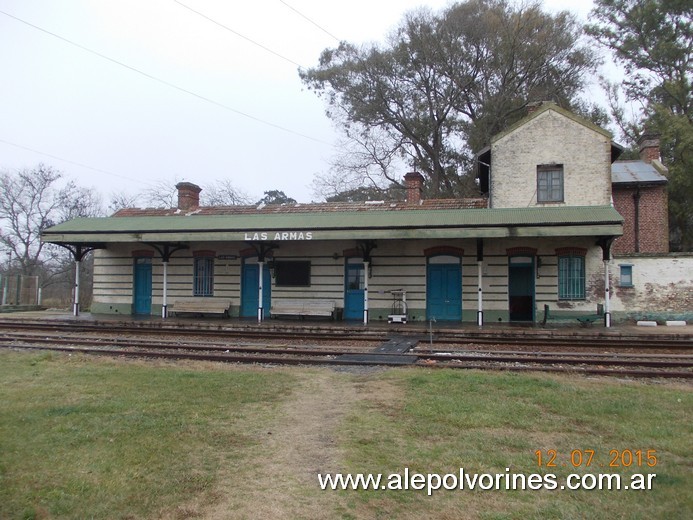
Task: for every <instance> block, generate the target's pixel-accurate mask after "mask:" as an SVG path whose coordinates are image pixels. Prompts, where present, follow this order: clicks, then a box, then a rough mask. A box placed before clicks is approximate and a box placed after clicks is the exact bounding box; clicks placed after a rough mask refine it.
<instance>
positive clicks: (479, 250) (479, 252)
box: [476, 238, 484, 327]
mask: <svg viewBox="0 0 693 520" xmlns="http://www.w3.org/2000/svg"><path fill="white" fill-rule="evenodd" d="M476 266H477V267H476V269H477V276H478V282H477V283H478V301H477V311H476V324H477V325H478V326H479V327H483V325H484V298H483V268H484V240H483V239H482V238H478V239H477V241H476Z"/></svg>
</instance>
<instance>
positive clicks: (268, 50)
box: [173, 0, 305, 69]
mask: <svg viewBox="0 0 693 520" xmlns="http://www.w3.org/2000/svg"><path fill="white" fill-rule="evenodd" d="M173 1H174V2H175V3H177V4H178V5H180V6H181V7H185V8H186V9H187V10H188V11H191V12H193V13H195V14H196V15H198V16H201V17H202V18H204V19H205V20H209V21H210V22H212V23H213V24H216V25H218V26H219V27H221V28H222V29H226V30H227V31H229V32H230V33H233V34H235V35H236V36H238V37H240V38H243V39H244V40H246V41H249V42H250V43H252V44H253V45H256V46H257V47H260V48H261V49H262V50H264V51H267V52H269V53H270V54H274V55H275V56H277V57H278V58H281V59H283V60H285V61H288V62H289V63H292V64H294V65H296V66H297V67H299V68H301V69H304V68H305V67H304V66H303V65H301V64H300V63H296V62H295V61H294V60H292V59H291V58H287V57H286V56H283V55H281V54H279V53H278V52H275V51H273V50H272V49H270V48H269V47H265V46H264V45H262V44H261V43H258V42H256V41H255V40H253V39H252V38H249V37H248V36H245V35H243V34H241V33H239V32H238V31H235V30H234V29H232V28H231V27H229V26H227V25H224V24H223V23H221V22H218V21H216V20H215V19H213V18H210V17H209V16H207V15H206V14H204V13H201V12H200V11H197V10H195V9H193V8H192V7H190V6H189V5H185V4H184V3H183V2H179V1H178V0H173Z"/></svg>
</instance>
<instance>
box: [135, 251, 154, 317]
mask: <svg viewBox="0 0 693 520" xmlns="http://www.w3.org/2000/svg"><path fill="white" fill-rule="evenodd" d="M134 269H135V272H134V277H133V278H134V280H133V304H132V312H133V314H151V313H152V259H151V258H135V268H134Z"/></svg>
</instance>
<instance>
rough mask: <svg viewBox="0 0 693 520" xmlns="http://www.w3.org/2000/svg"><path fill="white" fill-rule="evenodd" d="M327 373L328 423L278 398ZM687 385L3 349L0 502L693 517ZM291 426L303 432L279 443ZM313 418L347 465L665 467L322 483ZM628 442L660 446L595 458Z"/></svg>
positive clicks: (117, 514) (300, 398)
mask: <svg viewBox="0 0 693 520" xmlns="http://www.w3.org/2000/svg"><path fill="white" fill-rule="evenodd" d="M316 375H320V377H321V381H323V384H327V385H329V387H331V388H339V393H336V397H334V396H333V399H334V402H333V401H328V402H329V403H330V406H328V407H327V412H325V413H328V414H330V416H331V417H332V418H334V417H335V415H334V414H337V415H336V416H337V417H339V418H340V419H339V422H338V427H336V429H334V428H333V430H334V431H333V430H330V429H329V428H326V427H325V426H324V424H323V423H321V422H320V421H322V417H323V416H318V417H317V419H314V420H315V421H317V423H311V424H305V425H299V426H301V427H298V426H297V423H296V421H295V419H294V418H292V417H290V416H289V415H290V414H287V412H286V411H287V410H294V409H296V406H285V405H295V404H296V403H306V402H313V401H306V400H305V398H306V396H307V395H313V396H314V395H315V394H314V393H313V394H307V392H315V390H314V389H313V390H311V388H313V387H312V386H311V385H309V384H306V382H309V381H315V379H313V378H315V377H316ZM335 385H337V386H335ZM323 388H324V387H323ZM691 389H692V387H691V386H690V385H683V384H680V383H664V384H663V383H651V382H619V381H616V380H613V379H591V380H590V379H586V378H581V377H569V376H566V377H558V376H547V375H538V374H504V373H491V372H483V373H482V372H475V371H448V370H422V369H395V370H383V371H377V372H374V373H372V374H370V375H349V374H344V373H337V372H334V371H332V370H330V369H320V368H312V369H303V368H278V369H261V368H257V369H246V368H238V367H233V366H224V365H213V364H204V365H202V364H193V363H189V364H181V365H175V364H171V363H149V362H133V361H120V360H106V359H94V358H85V357H81V356H66V355H62V354H39V355H36V354H33V353H8V352H2V353H0V518H2V519H3V520H4V519H10V520H13V519H30V518H36V519H45V518H55V519H63V518H67V519H73V518H74V519H83V518H95V519H111V518H121V519H141V518H161V517H164V518H194V517H203V516H204V515H205V514H207V513H208V512H210V511H213V510H216V511H217V513H218V512H219V507H216V508H215V505H217V506H220V507H221V508H222V511H223V510H224V509H223V508H224V507H230V508H233V507H237V506H238V505H239V504H246V508H245V510H249V511H251V512H252V511H253V510H254V509H253V507H254V506H255V505H256V506H257V507H260V506H264V505H266V503H270V502H271V504H272V507H275V504H279V505H277V506H276V507H277V508H278V509H272V508H269V509H267V510H268V511H272V512H273V514H272V515H271V516H273V517H279V518H303V517H307V513H304V514H301V513H302V511H304V508H306V507H307V503H306V501H308V503H312V504H315V503H319V509H318V511H320V512H322V513H323V514H324V515H323V517H324V518H344V519H350V518H354V519H355V518H383V519H385V518H405V519H414V518H441V519H448V518H449V519H452V518H462V519H467V518H478V519H483V520H500V519H582V518H596V519H602V518H603V519H613V518H618V519H639V518H643V519H647V520H653V519H660V518H661V519H677V518H681V519H684V518H686V519H687V518H693V499H692V498H691V491H690V490H691V481H692V480H691V479H692V477H693V470H692V467H693V461H692V459H691V445H692V443H691V440H692V436H691V419H692V414H691V410H692V406H691V405H693V393H692V392H691ZM323 399H325V397H323ZM322 402H325V401H322ZM342 403H347V404H342ZM299 409H300V407H299ZM311 409H312V408H311ZM328 423H329V421H328ZM332 424H334V420H333V421H332ZM289 426H292V427H293V428H289ZM282 431H290V432H292V435H293V432H294V431H295V432H296V437H290V438H289V440H288V441H286V440H284V439H285V438H284V437H282V439H283V440H282V442H281V443H276V442H274V443H273V442H272V441H273V440H276V439H277V438H278V437H279V436H280V434H281V432H282ZM307 431H308V432H311V431H312V432H314V431H319V432H320V434H321V437H319V438H320V439H321V440H320V442H321V443H322V446H334V447H336V448H337V452H338V453H339V458H340V460H338V461H337V463H336V466H337V468H338V469H336V471H341V472H343V473H346V472H354V473H368V472H373V473H383V474H386V475H387V474H389V473H402V472H403V471H404V469H405V468H408V469H409V471H410V473H414V472H419V473H423V474H426V473H441V474H445V473H457V472H458V471H459V468H464V469H465V471H466V472H468V473H471V472H478V473H504V472H505V469H506V468H510V472H511V473H522V474H525V475H529V474H532V473H542V474H545V473H555V474H556V475H557V477H558V478H559V479H561V478H564V477H565V476H567V475H568V473H573V472H575V473H581V474H584V473H598V472H609V473H611V472H619V473H621V474H623V475H625V476H629V475H631V474H633V473H652V472H654V473H656V474H657V477H656V479H655V481H654V489H653V490H651V491H596V490H592V491H568V490H565V491H559V490H556V491H468V490H463V491H459V490H457V491H445V490H439V491H437V492H435V493H434V494H433V496H431V497H428V496H426V492H425V491H414V490H410V491H319V490H318V489H317V476H315V473H314V472H315V471H317V468H319V467H321V465H322V462H316V461H315V460H313V459H319V458H320V454H319V453H311V451H310V449H305V446H301V447H300V448H301V449H300V450H298V451H296V446H297V445H299V444H300V443H302V442H303V443H305V442H306V441H305V440H301V438H299V435H300V434H301V433H302V432H307ZM270 433H271V434H270ZM293 439H295V443H294V445H292V440H293ZM308 448H310V446H309V447H308ZM318 448H319V447H316V449H318ZM551 449H553V450H556V451H557V452H558V458H557V462H558V463H559V464H560V463H562V464H564V466H558V467H556V468H539V467H538V466H537V459H536V456H535V452H536V451H537V450H543V453H544V454H546V453H547V450H551ZM585 449H592V450H594V451H595V460H594V461H593V466H592V467H590V468H585V467H582V468H578V469H575V470H574V469H573V468H572V467H571V466H570V452H571V451H572V450H585ZM626 449H630V450H638V449H640V450H648V449H654V450H656V454H657V459H658V463H657V465H656V467H654V468H648V467H640V468H638V467H635V466H631V467H630V468H608V467H599V466H598V465H599V464H602V465H604V466H608V462H609V459H610V457H609V451H610V450H626ZM292 450H293V451H292ZM300 453H305V454H307V455H305V456H301V457H299V456H298V455H297V454H300ZM286 454H288V455H289V456H282V455H286ZM287 461H288V462H287ZM282 464H283V465H282ZM565 464H567V465H565ZM329 467H330V468H331V470H335V469H334V468H333V465H332V463H329ZM273 477H274V480H273ZM247 504H250V506H249V507H248V505H247ZM282 508H283V509H282ZM263 510H264V509H263ZM311 511H313V513H314V512H315V508H313V509H312V510H311ZM313 516H314V517H315V514H313ZM318 516H319V515H318ZM217 517H219V516H217ZM221 517H222V518H234V515H233V512H230V513H229V514H228V515H226V516H223V513H222V516H221ZM244 517H248V518H252V515H244ZM215 518H216V517H215Z"/></svg>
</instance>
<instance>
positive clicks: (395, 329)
mask: <svg viewBox="0 0 693 520" xmlns="http://www.w3.org/2000/svg"><path fill="white" fill-rule="evenodd" d="M5 320H46V321H56V322H67V323H70V322H75V323H76V322H92V323H103V324H109V323H120V324H123V325H126V324H130V325H136V326H137V325H139V326H152V327H161V328H162V329H166V328H171V329H173V330H175V329H180V328H186V329H195V328H199V329H206V330H210V329H214V330H224V329H227V330H242V329H245V330H268V331H270V330H273V331H291V332H300V331H301V330H306V331H311V332H318V331H322V332H326V333H330V332H331V333H339V334H345V335H348V334H354V335H358V334H363V333H368V332H377V333H386V334H388V335H393V336H396V335H407V336H408V335H419V336H426V337H428V335H429V334H430V332H431V331H432V332H433V334H434V335H435V334H441V333H442V334H461V335H466V336H484V335H500V336H504V337H528V336H529V337H532V336H543V337H546V336H588V337H589V336H592V337H642V336H653V337H659V338H667V337H670V338H679V339H681V338H686V339H690V340H691V346H693V324H689V325H685V326H677V327H667V326H664V325H662V326H658V327H637V326H636V325H635V324H634V323H627V324H626V323H624V324H614V325H613V326H612V327H610V328H608V329H607V328H606V327H604V325H603V324H596V323H595V324H594V325H592V326H590V327H584V326H581V325H579V324H577V323H576V324H575V325H567V324H566V325H563V324H561V325H553V326H550V327H549V326H547V327H542V326H541V324H540V323H537V324H526V323H517V324H515V323H503V324H498V323H492V324H488V325H484V326H483V327H478V326H477V325H476V324H475V323H459V322H451V323H445V322H436V323H433V324H432V325H433V326H432V327H431V324H429V323H428V322H423V321H416V322H415V321H410V322H408V323H406V324H400V323H393V324H388V323H387V322H371V323H369V324H368V325H364V324H363V323H361V322H344V321H330V320H311V321H309V320H291V319H274V318H273V319H267V320H265V321H263V322H262V323H258V322H257V320H256V319H252V318H248V319H239V318H219V317H209V318H178V317H169V318H166V319H163V318H160V317H156V316H141V317H140V316H131V315H117V314H91V313H88V312H85V313H82V314H80V315H79V316H77V317H75V316H72V313H71V312H70V311H67V310H62V309H47V310H43V311H27V312H14V313H3V314H0V321H5Z"/></svg>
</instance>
